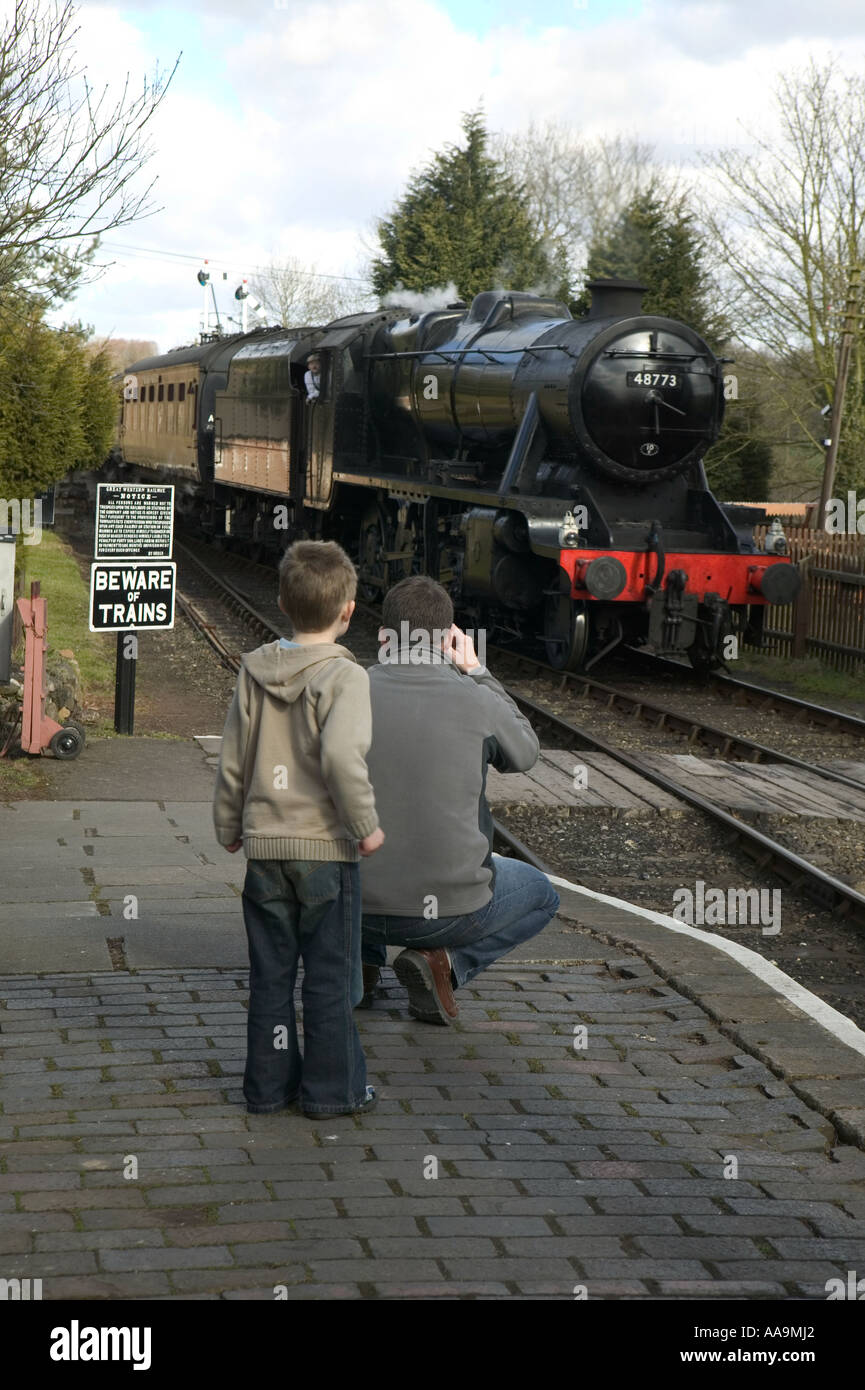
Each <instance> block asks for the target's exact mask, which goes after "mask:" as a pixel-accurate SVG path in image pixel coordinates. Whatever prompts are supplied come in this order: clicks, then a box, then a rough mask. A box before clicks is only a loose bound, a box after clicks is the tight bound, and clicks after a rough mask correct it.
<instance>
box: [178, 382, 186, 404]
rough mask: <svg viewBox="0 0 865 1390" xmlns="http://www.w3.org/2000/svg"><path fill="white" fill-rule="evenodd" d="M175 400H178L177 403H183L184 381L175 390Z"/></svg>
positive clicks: (184, 396)
mask: <svg viewBox="0 0 865 1390" xmlns="http://www.w3.org/2000/svg"><path fill="white" fill-rule="evenodd" d="M177 399H178V400H179V401H183V400H185V399H186V382H185V381H181V383H180V385H179V386H178V388H177Z"/></svg>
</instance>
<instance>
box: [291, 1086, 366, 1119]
mask: <svg viewBox="0 0 865 1390" xmlns="http://www.w3.org/2000/svg"><path fill="white" fill-rule="evenodd" d="M374 1105H375V1087H374V1086H367V1088H366V1092H365V1094H364V1098H363V1100H362V1101H361V1103H360V1105H356V1106H355V1107H354V1109H353V1110H329V1111H322V1110H304V1112H303V1113H304V1115H305V1116H306V1118H307V1119H308V1120H333V1119H335V1118H336V1116H337V1115H363V1114H365V1113H366V1111H367V1110H372V1108H373V1106H374Z"/></svg>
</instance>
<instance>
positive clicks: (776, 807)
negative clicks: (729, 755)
mask: <svg viewBox="0 0 865 1390" xmlns="http://www.w3.org/2000/svg"><path fill="white" fill-rule="evenodd" d="M639 760H640V762H642V763H645V765H646V766H647V767H651V768H654V769H655V771H657V772H661V773H663V774H664V776H666V777H670V778H672V780H673V781H674V782H678V784H679V786H680V787H682V788H683V789H684V790H685V791H689V792H693V793H694V794H695V795H697V796H702V797H705V799H706V800H707V801H712V802H714V803H715V805H717V806H725V807H730V808H735V809H736V810H738V811H758V812H762V813H764V814H769V815H778V814H780V813H781V812H783V811H784V810H785V809H786V807H785V804H784V801H783V800H782V799H780V798H779V797H777V796H773V795H772V794H771V793H770V792H769V791H768V789H764V788H763V787H760V786H759V785H758V786H757V787H755V786H753V785H751V784H749V783H747V782H743V781H742V780H741V779H740V778H738V777H737V776H736V775H735V773H734V772H732V771H731V769H733V768H734V767H736V766H742V764H734V763H715V764H712V763H710V762H708V761H707V760H701V759H699V758H694V757H693V755H691V754H687V755H678V754H670V753H641V754H639ZM694 763H696V764H697V765H698V766H697V767H694V766H692V764H694Z"/></svg>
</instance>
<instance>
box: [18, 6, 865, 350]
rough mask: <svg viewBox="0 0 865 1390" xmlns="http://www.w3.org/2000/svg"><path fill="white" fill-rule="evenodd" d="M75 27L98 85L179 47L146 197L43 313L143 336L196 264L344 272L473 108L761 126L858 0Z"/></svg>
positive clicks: (132, 10)
mask: <svg viewBox="0 0 865 1390" xmlns="http://www.w3.org/2000/svg"><path fill="white" fill-rule="evenodd" d="M10 3H11V0H0V12H7V13H8V9H9V5H10ZM78 22H79V26H80V32H79V35H78V39H77V49H78V57H79V61H80V62H81V63H82V64H83V65H84V66H85V67H86V69H87V72H88V75H89V78H90V80H91V82H92V83H93V84H94V85H95V86H96V87H97V88H101V87H102V86H104V85H106V84H107V85H108V87H109V90H110V91H117V90H118V89H119V86H120V84H121V83H122V82H123V81H124V80H125V78H126V75H127V73H128V74H129V75H130V77H131V79H132V82H133V84H140V83H141V81H142V79H143V77H145V76H147V77H151V76H152V75H153V72H154V70H155V68H156V67H157V66H158V67H159V68H160V69H162V70H163V71H164V70H165V69H170V68H171V67H172V66H173V64H174V62H175V59H176V58H177V57H178V54H180V55H181V56H180V61H179V66H178V69H177V72H176V75H175V77H174V79H173V81H172V83H171V86H170V88H169V90H168V93H167V94H166V97H165V99H164V101H163V103H162V106H161V107H160V109H159V111H158V112H157V114H156V116H155V117H154V120H153V123H152V133H151V140H152V145H153V157H152V160H151V162H150V164H149V165H148V169H147V177H149V176H154V175H155V176H157V183H156V187H155V190H154V194H153V204H154V208H155V210H154V211H153V213H152V215H151V216H149V217H148V218H146V219H145V220H143V221H139V222H137V223H135V224H134V225H132V226H129V227H126V228H122V229H118V230H116V231H114V232H111V233H109V234H106V236H105V237H104V240H103V244H102V248H101V250H100V253H99V260H100V263H101V264H102V265H104V267H105V269H104V273H103V274H102V276H101V278H100V279H99V280H98V281H97V282H96V283H93V284H91V285H89V286H86V287H84V288H83V289H82V290H81V291H80V292H79V294H78V296H77V298H76V299H75V300H74V301H72V302H71V303H70V304H68V305H66V306H65V307H64V310H63V311H62V313H61V314H60V315H59V316H56V319H57V321H60V320H61V319H62V320H69V319H80V320H82V321H83V322H84V323H86V324H88V325H89V326H91V327H92V329H93V331H94V333H95V334H96V335H97V336H98V337H108V336H114V337H124V338H146V339H152V340H154V341H155V342H156V343H157V345H158V348H159V350H160V351H166V350H168V349H170V348H172V347H174V346H177V345H179V344H180V343H185V342H192V341H194V340H195V338H196V335H197V334H198V332H199V329H200V326H201V302H202V294H201V290H200V288H199V286H198V283H197V280H196V274H197V271H198V270H199V269H200V268H202V266H203V264H204V260H205V258H208V260H209V266H208V268H209V269H210V271H211V274H212V279H213V282H214V284H215V287H216V294H217V299H218V302H219V306H220V309H221V311H222V313H223V315H227V314H232V313H234V312H235V309H236V305H235V303H234V299H233V293H234V289H235V287H236V285H237V284H238V283H239V282H240V280H241V279H242V278H243V277H244V276H251V275H253V274H254V273H255V270H256V268H258V267H262V266H265V265H266V264H267V263H268V262H269V261H270V260H276V261H279V260H280V259H281V258H285V257H297V258H299V259H300V260H301V261H302V262H303V263H304V264H307V265H312V264H314V265H315V266H316V268H317V270H318V271H319V272H321V273H326V274H333V275H346V276H352V277H361V276H362V273H363V269H364V265H365V263H366V261H367V259H368V257H369V248H371V247H372V246H373V243H374V226H375V221H376V219H377V218H379V217H381V216H383V215H385V214H387V213H388V212H389V210H390V209H391V208H392V206H393V204H394V202H395V201H396V199H397V198H398V197H399V196H400V194H401V192H402V191H403V189H404V187H405V184H406V181H407V179H408V178H409V176H410V175H411V173H412V172H413V171H414V170H416V169H417V168H418V167H420V166H422V165H423V164H424V163H425V162H426V161H427V160H428V159H429V158H430V156H431V155H432V154H433V153H434V152H436V151H437V150H440V149H441V148H442V146H443V145H444V144H446V143H448V142H451V141H457V140H458V139H459V136H460V119H461V116H462V114H463V113H464V112H466V111H469V110H472V109H474V108H476V107H477V106H478V105H479V104H482V106H483V110H484V112H485V116H486V120H487V124H488V127H489V129H490V130H494V131H506V132H509V133H517V132H519V131H520V130H522V129H525V127H526V126H527V125H528V123H529V122H530V121H531V120H535V121H538V122H543V121H545V120H547V119H552V120H556V121H559V122H563V123H565V124H567V125H570V126H572V127H573V128H574V130H575V131H577V132H579V133H581V134H583V135H585V136H587V137H592V136H596V135H614V134H616V133H623V134H625V135H631V136H638V137H639V138H641V139H643V140H647V141H649V142H650V143H652V144H653V145H655V147H656V149H657V151H658V153H659V156H660V157H661V158H662V159H663V160H664V161H665V162H667V163H670V164H673V165H683V166H686V167H689V168H692V167H696V165H697V164H698V161H699V152H700V151H701V150H707V149H710V148H712V147H714V146H718V145H730V144H743V143H744V144H747V143H748V140H749V137H748V135H747V129H758V130H766V129H767V128H769V124H770V122H771V119H772V115H771V113H772V90H773V87H774V86H775V83H776V81H777V77H778V74H779V73H781V72H785V71H790V70H791V69H795V68H798V67H802V66H804V65H805V64H806V63H807V62H808V60H809V58H810V57H812V56H813V57H815V58H817V59H818V60H823V59H826V58H828V57H830V56H834V57H835V58H836V59H837V60H838V61H839V62H840V64H841V66H842V67H844V68H847V69H849V70H850V71H854V70H857V69H858V70H859V71H861V68H862V63H863V60H865V4H863V3H862V0H820V3H819V4H818V3H815V0H535V3H533V4H527V3H526V0H184V3H183V6H182V7H177V6H176V5H168V4H164V3H162V0H136V3H134V4H129V5H127V4H123V3H120V4H118V3H103V0H83V3H81V2H80V0H79V13H78ZM142 178H144V181H145V182H146V181H147V179H146V177H145V176H144V175H143V176H142ZM223 273H224V274H225V275H226V277H227V278H226V279H225V280H223V278H222V276H223Z"/></svg>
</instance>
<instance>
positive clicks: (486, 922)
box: [363, 854, 559, 985]
mask: <svg viewBox="0 0 865 1390" xmlns="http://www.w3.org/2000/svg"><path fill="white" fill-rule="evenodd" d="M493 865H494V868H495V883H494V887H493V896H492V898H491V899H490V901H489V902H488V903H487V904H486V905H485V906H484V907H481V908H479V909H478V911H477V912H469V913H466V915H465V916H463V917H440V918H438V919H437V920H436V919H431V920H428V919H427V918H425V917H382V916H376V915H374V914H372V913H370V914H367V913H364V916H363V963H364V965H379V966H380V965H384V964H385V963H386V961H387V947H388V946H409V947H411V946H415V947H416V946H423V947H425V948H426V949H427V950H437V949H439V948H440V947H442V946H446V947H447V948H448V950H449V952H450V956H451V974H452V976H453V981H454V984H455V985H465V984H468V982H469V980H471V979H473V978H474V976H475V975H477V974H478V973H479V972H480V971H481V970H485V969H486V967H487V966H488V965H492V963H493V961H495V960H498V958H499V956H503V955H506V954H507V952H508V951H512V950H513V949H514V947H515V946H519V944H520V942H521V941H528V940H529V939H530V937H533V936H536V935H537V933H538V932H539V931H542V930H543V928H544V927H545V926H546V925H547V923H548V922H549V921H551V920H552V918H553V917H555V915H556V911H557V910H558V906H559V895H558V893H557V892H556V890H555V889H554V888H553V886H552V884H551V883H550V881H549V879H548V878H547V876H546V874H542V873H541V872H540V870H539V869H534V868H532V866H531V864H524V863H523V861H522V860H521V859H505V858H504V857H503V856H502V855H499V854H494V855H493Z"/></svg>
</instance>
